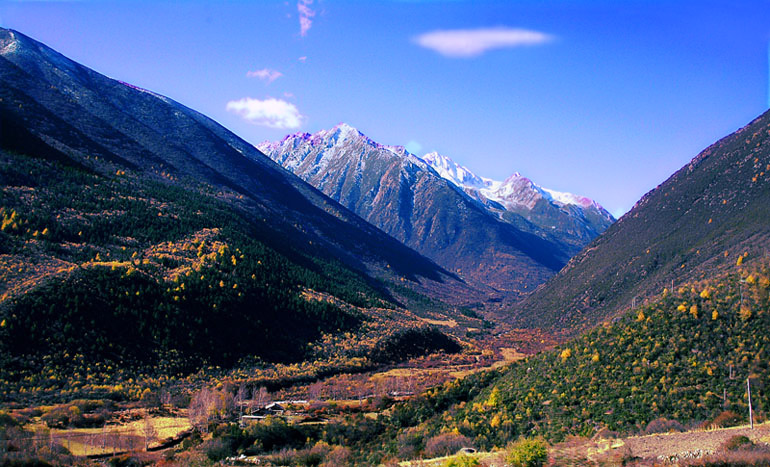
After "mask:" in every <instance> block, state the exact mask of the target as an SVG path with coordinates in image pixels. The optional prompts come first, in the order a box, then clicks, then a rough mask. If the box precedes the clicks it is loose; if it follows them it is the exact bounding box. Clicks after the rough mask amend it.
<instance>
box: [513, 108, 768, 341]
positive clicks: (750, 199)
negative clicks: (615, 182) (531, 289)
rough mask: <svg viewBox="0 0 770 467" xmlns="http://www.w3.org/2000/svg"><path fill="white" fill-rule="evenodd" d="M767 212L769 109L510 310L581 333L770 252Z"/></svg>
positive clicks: (523, 319)
mask: <svg viewBox="0 0 770 467" xmlns="http://www.w3.org/2000/svg"><path fill="white" fill-rule="evenodd" d="M768 219H770V113H767V112H766V113H764V114H763V115H761V116H759V117H758V118H757V119H755V120H754V121H752V122H751V123H749V124H748V125H747V126H745V127H744V128H742V129H740V130H738V131H736V132H735V133H733V134H731V135H729V136H727V137H725V138H723V139H721V140H720V141H718V142H717V143H715V144H713V145H712V146H710V147H708V148H707V149H705V150H704V151H703V152H701V153H700V154H699V155H698V156H697V157H695V158H694V159H692V161H690V163H689V164H687V165H686V166H684V167H682V168H681V169H680V170H679V171H677V172H676V173H675V174H673V175H672V176H671V177H670V178H669V179H668V180H666V181H665V182H663V183H662V184H660V185H659V186H658V187H656V188H655V189H653V190H651V191H650V192H649V193H647V194H646V195H645V196H644V197H643V198H642V199H641V200H639V202H637V203H636V205H635V206H634V207H633V209H631V211H630V212H628V213H627V214H626V215H624V216H623V217H622V218H621V219H620V220H618V221H617V222H616V223H615V224H613V225H612V226H611V227H610V228H608V229H607V231H605V232H604V233H603V234H602V235H600V236H599V237H598V238H597V239H596V240H595V241H594V242H592V243H591V244H590V245H589V246H588V247H587V248H586V249H585V250H583V251H582V252H581V253H580V254H578V255H577V256H575V257H574V258H572V259H571V260H570V262H569V264H567V266H566V267H565V268H564V269H563V270H562V271H560V272H559V274H557V275H556V276H554V277H553V278H552V279H551V280H550V281H549V282H548V283H546V284H544V285H543V286H541V287H540V288H539V289H538V290H537V291H536V292H535V293H534V294H532V295H531V296H529V297H527V299H526V300H525V301H523V302H522V303H521V304H518V305H516V306H515V307H514V309H513V314H514V316H515V317H516V321H517V322H518V323H519V324H521V325H528V326H542V327H551V328H555V329H563V330H568V331H569V332H576V331H577V330H579V329H582V328H584V327H586V326H590V325H592V324H595V323H597V322H599V321H601V320H604V319H607V318H608V317H612V316H614V315H615V314H616V313H618V311H619V310H621V309H622V308H624V307H627V306H629V305H630V304H632V302H634V301H636V303H641V302H642V301H643V300H645V299H646V298H647V297H650V296H652V295H655V294H657V293H659V292H660V291H661V290H663V288H666V287H668V288H669V289H670V288H671V286H672V284H673V287H674V288H676V287H678V286H679V284H682V283H683V282H686V281H692V280H697V279H701V278H704V277H710V276H711V275H713V274H714V273H715V271H716V270H720V269H728V268H730V267H734V266H735V265H736V263H738V262H739V261H743V258H747V257H748V258H752V257H758V256H764V255H767V252H768V249H767V248H768V247H767V245H768V241H770V223H768Z"/></svg>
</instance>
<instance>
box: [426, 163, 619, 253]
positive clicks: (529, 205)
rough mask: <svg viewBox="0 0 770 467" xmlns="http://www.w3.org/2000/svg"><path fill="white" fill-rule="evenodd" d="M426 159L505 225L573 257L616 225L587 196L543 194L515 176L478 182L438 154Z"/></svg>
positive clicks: (443, 175) (525, 179) (467, 172)
mask: <svg viewBox="0 0 770 467" xmlns="http://www.w3.org/2000/svg"><path fill="white" fill-rule="evenodd" d="M422 159H423V160H424V161H425V162H427V163H428V164H430V166H431V167H432V168H433V169H434V170H435V171H436V172H437V173H438V174H439V175H441V176H442V177H443V178H445V179H447V180H449V181H450V182H452V183H453V184H454V185H455V186H457V187H459V188H460V189H461V190H463V191H464V192H465V193H466V194H468V195H469V196H471V197H472V198H474V199H476V200H478V201H479V202H480V203H482V204H483V205H484V206H485V207H486V208H487V209H488V210H490V211H491V212H493V213H495V214H497V215H498V216H499V217H500V218H501V219H502V220H504V221H506V222H509V223H511V224H513V225H515V226H516V227H518V228H520V229H523V230H527V231H530V232H532V233H535V234H538V235H540V236H544V237H552V238H554V239H555V240H556V241H558V242H560V243H563V244H565V245H567V247H568V249H569V251H570V253H571V254H570V255H574V254H576V253H577V252H579V251H580V250H582V249H583V247H585V246H586V245H587V244H588V243H589V242H590V241H591V240H593V239H594V238H596V237H597V236H598V235H599V234H600V233H602V232H604V231H605V230H606V229H607V227H609V226H610V225H612V223H613V222H614V221H615V219H614V218H613V217H612V215H611V214H610V213H609V212H607V210H606V209H604V208H603V207H601V206H600V205H599V203H597V202H596V201H593V200H591V199H589V198H586V197H584V196H578V195H574V194H572V193H563V192H559V191H555V190H550V189H548V188H543V187H541V186H539V185H537V184H535V183H534V182H532V180H530V179H528V178H526V177H524V176H522V175H521V174H520V173H518V172H516V173H514V174H513V175H511V176H510V177H508V178H507V179H506V180H505V181H502V182H500V181H496V180H492V179H489V178H485V177H479V176H478V175H476V174H474V173H473V172H471V171H470V170H468V168H466V167H463V166H461V165H459V164H457V163H456V162H454V161H453V160H451V159H450V158H448V157H446V156H443V155H441V154H438V153H436V152H431V153H428V154H426V155H424V156H422Z"/></svg>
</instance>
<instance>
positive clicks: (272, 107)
mask: <svg viewBox="0 0 770 467" xmlns="http://www.w3.org/2000/svg"><path fill="white" fill-rule="evenodd" d="M226 109H227V110H228V111H229V112H233V113H236V114H238V115H240V116H241V117H242V118H243V119H244V120H247V121H248V122H250V123H253V124H255V125H260V126H266V127H270V128H278V129H282V130H286V129H294V128H299V127H300V126H301V125H302V122H303V121H304V120H305V116H304V115H302V114H301V113H300V112H299V109H297V106H296V105H294V104H292V103H291V102H286V101H284V100H281V99H275V98H273V97H268V98H267V99H265V100H259V99H254V98H251V97H244V98H243V99H240V100H237V101H230V102H228V103H227V107H226Z"/></svg>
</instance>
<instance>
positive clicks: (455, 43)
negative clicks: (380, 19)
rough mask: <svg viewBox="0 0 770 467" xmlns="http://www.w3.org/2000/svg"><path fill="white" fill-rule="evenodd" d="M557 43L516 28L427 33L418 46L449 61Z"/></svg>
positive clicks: (536, 33) (548, 38) (420, 39)
mask: <svg viewBox="0 0 770 467" xmlns="http://www.w3.org/2000/svg"><path fill="white" fill-rule="evenodd" d="M551 40H553V36H550V35H548V34H545V33H542V32H538V31H530V30H527V29H515V28H505V27H499V28H480V29H453V30H438V31H431V32H426V33H425V34H421V35H419V36H417V37H415V38H414V42H416V43H417V44H418V45H421V46H422V47H425V48H427V49H431V50H435V51H436V52H438V53H440V54H441V55H444V56H446V57H452V58H468V57H476V56H478V55H481V54H483V53H485V52H487V51H488V50H492V49H502V48H511V47H521V46H526V45H537V44H543V43H545V42H549V41H551Z"/></svg>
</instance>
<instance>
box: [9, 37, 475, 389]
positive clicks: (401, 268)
mask: <svg viewBox="0 0 770 467" xmlns="http://www.w3.org/2000/svg"><path fill="white" fill-rule="evenodd" d="M0 83H1V85H0V188H1V189H2V198H0V217H1V219H2V225H1V226H0V263H1V264H0V266H1V267H0V293H2V297H0V323H2V325H0V333H2V334H3V338H2V339H0V354H2V358H0V370H2V371H0V374H2V376H3V377H2V378H0V380H8V379H13V378H17V379H18V378H23V377H25V376H24V375H29V374H30V372H32V373H34V372H35V371H37V370H39V369H40V368H41V366H42V367H43V368H47V369H52V368H54V367H55V366H56V365H58V364H61V365H64V366H66V365H68V364H70V363H72V364H74V363H73V362H78V361H81V360H79V359H84V360H85V361H86V363H84V368H89V371H93V369H94V368H97V370H96V371H98V368H105V367H106V366H110V365H108V364H107V363H105V362H112V368H113V369H114V368H121V369H122V368H125V367H131V366H136V367H141V366H143V365H148V364H149V365H151V367H152V368H155V370H154V371H165V370H163V369H167V370H168V371H170V372H173V373H175V372H176V371H192V370H195V369H196V368H197V367H199V366H200V365H205V364H216V365H224V366H228V365H233V364H235V363H236V362H237V361H239V359H241V358H244V357H249V358H261V359H264V360H267V361H287V360H297V359H302V358H304V356H305V353H306V351H307V349H308V344H309V343H310V342H312V341H314V340H317V339H319V338H320V337H321V336H322V335H324V334H336V333H340V332H342V331H349V332H355V331H356V330H359V329H362V328H364V327H366V326H367V324H366V323H367V322H368V318H367V317H365V316H364V315H363V314H362V313H365V312H367V310H374V309H389V310H401V312H403V311H404V310H403V309H401V306H402V305H406V304H407V303H408V300H407V298H408V297H407V296H409V295H410V294H415V292H413V291H412V290H410V289H417V290H422V291H434V292H435V294H436V295H434V296H438V295H441V294H444V295H454V294H457V295H461V296H462V295H465V296H468V297H471V299H472V298H473V294H474V293H475V292H474V291H473V290H472V289H470V288H469V287H468V286H467V285H466V284H464V283H462V282H461V281H459V280H458V279H457V278H456V277H455V275H454V274H451V273H448V272H447V271H445V270H444V269H442V268H441V267H439V266H438V265H436V264H435V263H434V262H432V261H430V260H428V259H427V258H425V257H423V256H421V255H419V254H418V253H416V252H414V251H413V250H411V249H409V248H407V247H405V246H404V245H402V244H401V243H399V242H398V241H396V240H394V239H393V238H391V237H389V236H387V235H386V234H384V233H383V232H382V231H380V230H379V229H376V228H374V227H372V226H371V225H370V224H369V223H367V222H365V221H364V220H362V219H361V218H360V217H358V216H357V215H355V214H354V213H352V212H350V211H349V210H348V209H346V208H344V207H343V206H341V205H340V204H339V203H337V202H335V201H333V200H331V199H329V198H328V197H326V196H324V195H323V194H322V193H320V192H319V191H317V190H316V189H315V188H313V187H311V186H310V185H308V184H306V183H305V182H303V181H301V180H300V179H298V178H297V177H295V176H294V175H292V174H290V173H288V172H287V171H285V170H283V169H282V168H281V167H279V166H278V165H276V164H275V163H274V162H273V161H271V160H270V159H269V158H267V157H265V156H264V155H263V154H262V153H260V152H259V151H257V150H256V149H255V148H254V147H253V146H251V145H250V144H248V143H246V142H245V141H243V140H241V139H240V138H238V137H237V136H235V135H234V134H232V133H231V132H229V131H228V130H226V129H225V128H223V127H221V126H220V125H218V124H217V123H216V122H214V121H213V120H211V119H209V118H207V117H205V116H203V115H201V114H199V113H197V112H195V111H193V110H191V109H189V108H187V107H184V106H183V105H181V104H179V103H177V102H174V101H173V100H171V99H169V98H166V97H164V96H160V95H158V94H155V93H153V92H151V91H147V90H143V89H139V88H136V87H135V86H132V85H129V84H126V83H123V82H120V81H116V80H113V79H109V78H107V77H105V76H102V75H100V74H98V73H97V72H95V71H93V70H90V69H88V68H86V67H84V66H82V65H79V64H77V63H75V62H73V61H71V60H69V59H67V58H66V57H64V56H62V55H61V54H59V53H57V52H55V51H53V50H52V49H50V48H48V47H46V46H45V45H43V44H41V43H39V42H37V41H34V40H33V39H30V38H29V37H27V36H24V35H23V34H21V33H18V32H16V31H11V30H6V29H0ZM393 290H399V291H402V292H393ZM417 296H418V297H420V295H419V294H417ZM422 298H423V299H425V297H422ZM393 323H394V325H395V321H393ZM477 324H478V323H477ZM72 356H78V357H77V358H74V359H73V358H71V357H72ZM101 364H104V365H105V366H104V367H99V366H93V365H101ZM89 365H90V366H89ZM51 371H53V370H51ZM3 372H10V373H3ZM9 374H10V376H9Z"/></svg>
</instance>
